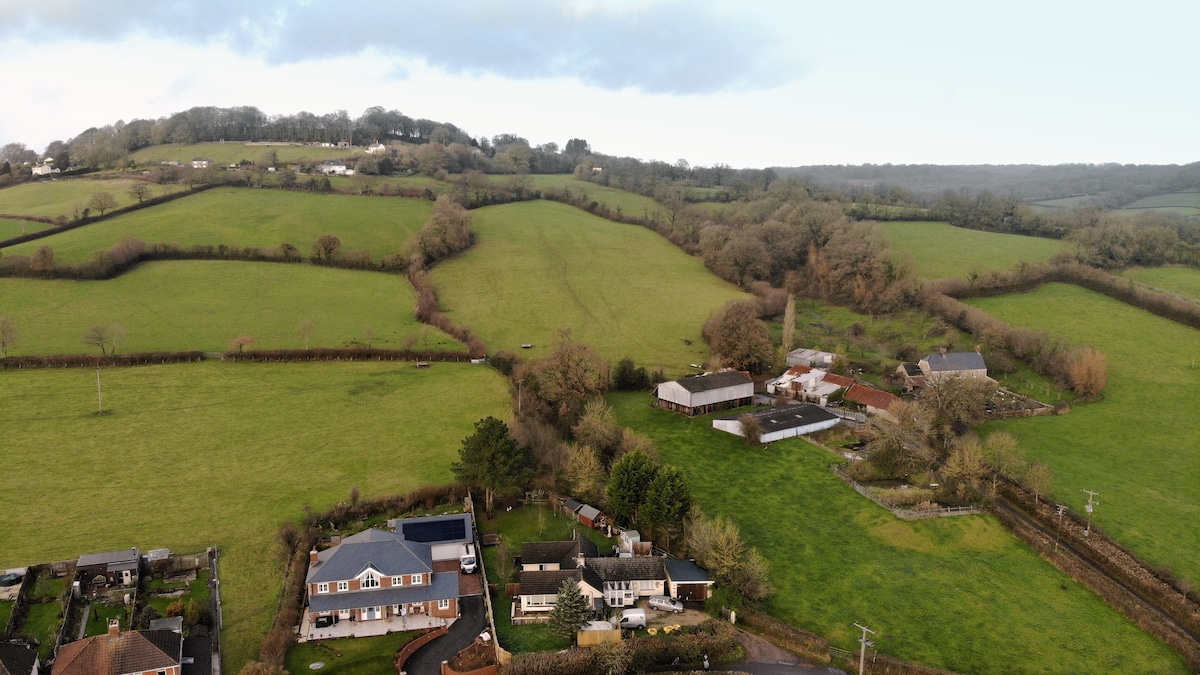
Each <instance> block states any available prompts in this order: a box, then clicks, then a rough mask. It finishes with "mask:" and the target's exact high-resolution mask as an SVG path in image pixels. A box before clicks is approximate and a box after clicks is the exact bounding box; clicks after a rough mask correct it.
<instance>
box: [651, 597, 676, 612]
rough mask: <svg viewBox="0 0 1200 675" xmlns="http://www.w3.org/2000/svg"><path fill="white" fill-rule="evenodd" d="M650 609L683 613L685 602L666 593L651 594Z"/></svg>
mask: <svg viewBox="0 0 1200 675" xmlns="http://www.w3.org/2000/svg"><path fill="white" fill-rule="evenodd" d="M650 609H657V610H660V611H663V612H672V613H674V614H682V613H683V603H682V602H680V601H678V600H676V599H675V598H668V597H667V596H665V595H652V596H650Z"/></svg>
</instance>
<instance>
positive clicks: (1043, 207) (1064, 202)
mask: <svg viewBox="0 0 1200 675" xmlns="http://www.w3.org/2000/svg"><path fill="white" fill-rule="evenodd" d="M1098 196H1099V195H1079V196H1076V197H1062V198H1059V199H1043V200H1042V201H1040V202H1031V203H1030V204H1029V205H1030V206H1032V207H1033V208H1034V210H1036V211H1039V212H1042V213H1046V212H1050V213H1053V212H1055V211H1062V210H1064V209H1073V208H1075V207H1077V206H1082V205H1084V204H1087V203H1088V202H1090V201H1091V200H1093V199H1095V198H1096V197H1098Z"/></svg>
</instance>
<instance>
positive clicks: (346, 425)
mask: <svg viewBox="0 0 1200 675" xmlns="http://www.w3.org/2000/svg"><path fill="white" fill-rule="evenodd" d="M102 376H103V383H104V404H105V409H106V410H108V411H110V413H109V414H107V415H104V416H101V417H98V416H96V415H95V414H93V413H94V411H95V409H96V389H95V387H96V373H95V371H92V370H88V369H66V370H50V371H36V372H31V371H24V372H12V371H8V372H0V437H2V438H4V439H6V442H5V451H4V460H5V470H4V471H3V472H2V473H0V513H4V514H5V527H4V528H3V529H2V530H0V568H6V567H13V566H16V565H25V564H30V563H35V562H41V561H48V560H63V559H68V558H74V557H77V556H79V555H80V554H82V553H88V552H98V551H108V550H114V549H119V548H125V547H129V546H139V547H141V548H142V549H150V548H158V547H169V548H171V549H173V550H176V551H197V550H203V549H204V548H205V547H207V546H217V547H219V548H220V549H221V551H222V553H223V558H222V561H223V564H222V566H221V570H222V579H221V590H222V599H223V601H224V617H225V630H224V631H223V632H222V635H221V639H222V647H223V649H224V650H225V661H224V665H225V669H226V670H227V671H228V672H237V671H238V670H239V669H240V668H241V665H242V663H243V662H244V661H246V660H247V659H250V658H254V657H255V656H256V655H257V650H258V645H259V641H260V639H261V638H262V636H263V635H264V634H265V633H266V630H267V628H268V626H269V625H270V622H271V620H272V617H273V616H274V612H275V609H276V602H277V600H278V595H279V588H280V584H281V581H282V579H281V576H280V575H281V570H282V565H281V563H280V562H279V561H278V560H277V559H276V557H275V555H276V532H277V530H278V527H279V525H280V524H281V523H283V522H284V521H288V520H297V519H298V518H300V517H301V516H302V515H303V513H304V509H305V507H306V506H311V507H312V508H313V509H318V510H319V509H324V508H326V507H328V506H330V505H332V504H334V503H336V502H338V501H340V500H345V499H347V498H348V495H349V494H350V490H351V488H352V487H356V486H357V487H358V488H359V490H360V491H361V493H362V494H363V495H364V496H373V495H380V494H391V493H397V492H407V491H409V490H411V489H413V488H416V487H418V486H420V485H423V484H427V483H447V482H450V481H451V480H452V475H451V472H450V463H451V462H452V461H453V460H454V459H456V458H457V452H458V448H459V446H460V443H461V441H462V439H463V438H464V437H466V436H467V435H469V434H470V433H472V430H473V426H472V425H473V424H474V422H475V421H476V420H478V419H480V418H482V417H485V416H487V415H496V416H498V417H501V418H506V417H508V416H509V414H510V412H511V408H510V399H509V395H508V388H507V386H506V384H505V382H504V379H503V378H502V377H501V376H500V375H499V374H497V373H496V372H495V371H493V370H491V369H490V368H487V367H485V366H473V365H469V364H463V365H458V364H441V363H438V364H434V365H433V367H431V368H429V369H416V368H414V367H413V366H412V364H405V363H336V364H335V363H314V364H294V365H277V364H223V363H218V362H206V363H202V364H183V365H172V366H153V367H140V368H122V369H110V370H105V371H104V372H103V374H102ZM468 391H469V392H470V395H469V396H465V395H463V392H468Z"/></svg>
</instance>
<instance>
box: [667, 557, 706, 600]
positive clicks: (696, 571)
mask: <svg viewBox="0 0 1200 675" xmlns="http://www.w3.org/2000/svg"><path fill="white" fill-rule="evenodd" d="M663 564H664V566H666V568H667V591H668V592H669V594H670V596H671V597H673V598H677V599H679V600H687V601H691V600H707V599H708V597H709V596H710V595H712V587H713V580H712V577H710V576H708V572H707V571H706V570H705V569H704V568H703V567H700V566H699V565H697V564H696V563H695V561H692V560H667V561H665V562H664V563H663Z"/></svg>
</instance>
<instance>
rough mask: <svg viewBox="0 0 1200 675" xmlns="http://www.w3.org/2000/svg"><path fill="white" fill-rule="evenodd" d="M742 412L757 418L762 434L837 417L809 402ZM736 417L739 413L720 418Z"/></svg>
mask: <svg viewBox="0 0 1200 675" xmlns="http://www.w3.org/2000/svg"><path fill="white" fill-rule="evenodd" d="M743 414H745V415H753V416H754V417H756V418H758V423H759V424H760V425H762V430H763V433H764V434H768V433H771V432H773V431H782V430H784V429H793V428H795V427H803V426H808V425H809V424H818V423H820V422H828V421H829V420H836V419H838V416H837V415H834V414H833V413H831V412H829V411H828V410H826V409H824V408H822V407H821V406H819V405H813V404H811V403H801V404H800V405H783V406H779V407H778V408H764V409H763V410H755V411H754V412H749V413H743ZM738 417H741V415H738V416H737V417H723V418H721V419H724V420H734V421H736V420H737V419H738Z"/></svg>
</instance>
